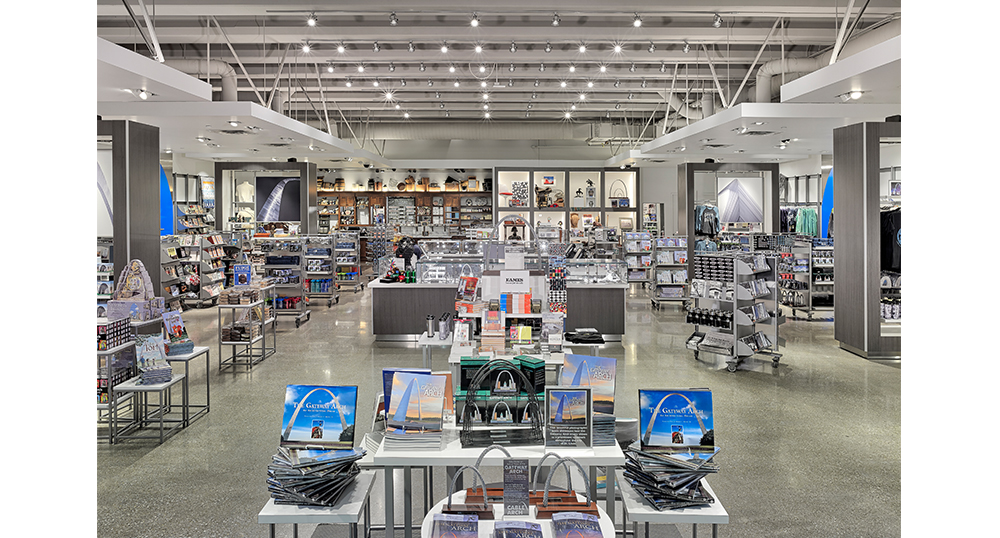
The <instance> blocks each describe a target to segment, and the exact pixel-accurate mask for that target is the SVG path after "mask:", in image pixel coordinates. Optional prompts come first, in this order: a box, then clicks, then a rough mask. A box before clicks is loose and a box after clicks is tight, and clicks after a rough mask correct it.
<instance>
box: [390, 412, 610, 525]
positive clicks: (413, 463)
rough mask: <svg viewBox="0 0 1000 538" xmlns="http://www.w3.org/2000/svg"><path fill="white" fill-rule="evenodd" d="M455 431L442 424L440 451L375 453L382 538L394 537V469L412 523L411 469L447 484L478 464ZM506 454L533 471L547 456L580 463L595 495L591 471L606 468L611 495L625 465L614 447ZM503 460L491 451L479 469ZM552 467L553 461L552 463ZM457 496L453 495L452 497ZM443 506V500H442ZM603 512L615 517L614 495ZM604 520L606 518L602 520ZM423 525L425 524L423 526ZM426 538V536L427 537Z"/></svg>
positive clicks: (517, 449)
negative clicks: (440, 472) (399, 473)
mask: <svg viewBox="0 0 1000 538" xmlns="http://www.w3.org/2000/svg"><path fill="white" fill-rule="evenodd" d="M458 432H459V429H458V428H457V427H455V426H454V425H452V424H446V425H445V427H444V433H443V435H444V439H443V443H444V445H443V449H442V450H388V451H387V450H385V444H384V443H383V444H382V445H380V446H379V449H378V451H377V452H376V453H375V455H374V457H373V458H372V464H373V466H375V467H380V468H382V469H383V470H384V474H385V495H386V502H385V522H386V524H385V525H386V529H387V530H386V536H394V535H395V533H394V532H392V531H391V530H388V529H393V527H394V524H395V523H394V519H393V518H394V514H393V501H392V499H393V497H392V495H393V491H394V485H393V476H392V471H393V470H394V469H396V468H401V469H402V470H403V481H404V482H403V521H404V522H409V521H411V520H412V493H411V490H410V487H409V486H410V470H411V468H413V467H431V468H433V467H445V468H446V471H447V473H448V481H449V482H448V483H449V484H451V480H452V478H453V476H454V473H455V472H456V471H457V470H458V468H460V467H462V466H464V465H472V466H474V465H476V462H477V461H479V456H480V455H481V454H482V453H483V449H482V448H462V442H461V441H460V440H459V438H458ZM504 448H505V449H506V450H507V451H508V452H510V457H512V458H524V459H527V460H528V465H529V466H531V467H532V468H534V466H536V465H538V462H539V461H540V460H541V459H542V456H544V455H545V454H546V453H547V452H556V453H558V454H559V455H560V456H562V457H569V458H573V459H575V460H577V461H578V462H580V464H581V465H583V466H584V467H589V470H588V474H589V475H590V485H589V487H590V488H591V491H593V492H596V491H597V475H598V473H597V469H596V468H595V467H598V466H601V467H607V468H608V470H607V473H606V476H607V489H606V491H608V492H614V491H615V479H614V476H615V474H614V472H612V471H613V470H614V469H615V468H617V467H621V466H624V465H625V454H624V453H623V452H622V450H621V447H619V446H618V445H617V444H615V445H614V446H602V447H594V448H567V447H545V446H541V445H532V446H505V447H504ZM505 458H506V456H505V455H504V454H503V453H502V452H499V451H494V452H491V453H489V454H488V455H487V456H486V457H485V458H483V460H482V462H481V463H480V465H481V466H484V465H486V466H500V465H503V460H504V459H505ZM552 463H555V461H552ZM456 495H457V494H456ZM445 502H447V499H445ZM606 502H607V508H606V509H605V512H606V513H607V514H614V513H615V495H614V494H608V495H606ZM437 510H438V512H440V506H439V507H437ZM605 517H606V516H605ZM609 521H611V523H612V527H611V528H612V530H611V531H610V532H613V519H611V520H609ZM425 523H426V522H425ZM403 536H404V537H405V538H411V537H412V536H413V534H412V530H411V528H410V526H409V525H405V524H404V528H403ZM427 536H429V535H427ZM480 536H487V535H485V534H480ZM606 536H609V537H610V536H613V534H607V535H606Z"/></svg>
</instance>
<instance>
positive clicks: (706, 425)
mask: <svg viewBox="0 0 1000 538" xmlns="http://www.w3.org/2000/svg"><path fill="white" fill-rule="evenodd" d="M639 435H640V441H641V444H640V448H641V449H642V450H647V451H654V452H655V451H665V452H688V451H700V452H706V453H714V452H715V430H714V424H713V421H712V391H710V390H708V389H687V390H671V389H668V390H646V389H639Z"/></svg>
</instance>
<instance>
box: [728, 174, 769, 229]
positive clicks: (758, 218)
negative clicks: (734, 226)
mask: <svg viewBox="0 0 1000 538" xmlns="http://www.w3.org/2000/svg"><path fill="white" fill-rule="evenodd" d="M763 200H764V180H763V179H761V178H759V177H752V178H726V177H720V178H719V220H720V221H721V222H723V223H730V222H734V223H736V222H748V223H763V222H764V201H763Z"/></svg>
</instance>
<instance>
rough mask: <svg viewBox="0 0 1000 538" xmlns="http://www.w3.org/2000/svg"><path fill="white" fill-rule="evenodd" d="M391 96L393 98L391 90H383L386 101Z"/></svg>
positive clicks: (390, 99)
mask: <svg viewBox="0 0 1000 538" xmlns="http://www.w3.org/2000/svg"><path fill="white" fill-rule="evenodd" d="M392 98H393V95H392V92H385V100H386V101H392Z"/></svg>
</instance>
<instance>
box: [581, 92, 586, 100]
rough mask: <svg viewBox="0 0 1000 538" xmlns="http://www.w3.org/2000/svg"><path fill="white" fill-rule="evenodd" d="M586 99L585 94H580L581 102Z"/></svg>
mask: <svg viewBox="0 0 1000 538" xmlns="http://www.w3.org/2000/svg"><path fill="white" fill-rule="evenodd" d="M586 98H587V94H585V93H581V94H580V100H581V101H583V100H585V99H586Z"/></svg>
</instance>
